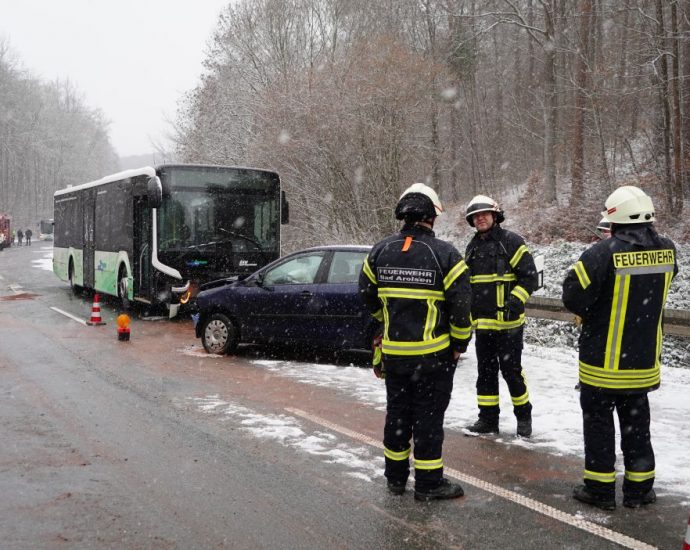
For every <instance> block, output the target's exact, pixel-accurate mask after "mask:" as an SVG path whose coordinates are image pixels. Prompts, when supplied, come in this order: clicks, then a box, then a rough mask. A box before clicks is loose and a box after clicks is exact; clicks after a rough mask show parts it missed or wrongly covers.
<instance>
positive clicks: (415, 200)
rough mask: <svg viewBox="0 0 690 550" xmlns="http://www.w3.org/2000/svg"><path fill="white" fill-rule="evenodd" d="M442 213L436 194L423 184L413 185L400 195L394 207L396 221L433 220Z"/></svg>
mask: <svg viewBox="0 0 690 550" xmlns="http://www.w3.org/2000/svg"><path fill="white" fill-rule="evenodd" d="M442 211H443V207H442V206H441V201H440V200H439V199H438V195H436V192H435V191H434V190H433V189H431V187H429V186H427V185H424V184H423V183H415V184H413V185H411V186H410V187H408V188H407V189H406V190H405V192H404V193H403V194H402V195H400V199H399V200H398V204H397V205H396V207H395V217H396V219H398V220H405V219H414V220H426V219H428V218H435V217H436V216H438V214H439V213H440V212H442Z"/></svg>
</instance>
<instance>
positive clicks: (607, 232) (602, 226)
mask: <svg viewBox="0 0 690 550" xmlns="http://www.w3.org/2000/svg"><path fill="white" fill-rule="evenodd" d="M597 233H599V237H600V238H601V239H608V238H609V237H610V236H611V222H610V221H608V220H607V219H606V218H601V219H600V220H599V223H598V224H597Z"/></svg>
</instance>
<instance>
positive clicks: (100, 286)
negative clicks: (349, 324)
mask: <svg viewBox="0 0 690 550" xmlns="http://www.w3.org/2000/svg"><path fill="white" fill-rule="evenodd" d="M54 206H55V208H54V214H53V215H54V224H55V225H54V244H53V246H54V249H53V271H54V272H55V274H56V275H57V276H58V277H59V278H60V279H62V280H63V281H66V282H69V283H70V286H71V287H72V288H73V290H75V291H78V290H80V289H82V288H86V289H91V290H94V291H97V292H100V293H103V294H109V295H112V296H116V297H118V298H119V299H120V301H121V302H122V306H123V307H125V308H126V307H128V305H129V303H130V302H131V301H136V302H141V303H144V304H150V305H165V306H166V307H167V308H168V311H169V315H170V317H174V316H175V315H177V313H178V310H179V308H180V306H181V305H184V304H187V303H188V302H189V300H190V299H192V298H193V296H194V295H195V294H196V291H197V290H198V287H199V286H200V285H201V284H204V283H207V282H210V281H215V280H219V279H224V280H233V279H241V278H244V277H246V276H247V275H249V274H250V273H252V272H254V271H255V270H257V269H258V268H260V267H262V266H264V265H266V264H267V263H269V262H271V261H273V260H275V259H276V258H278V256H279V255H280V225H281V223H287V221H288V205H287V202H286V200H285V194H284V193H283V192H282V191H281V188H280V178H279V177H278V174H276V173H275V172H271V171H267V170H260V169H254V168H242V167H226V166H205V165H186V164H168V165H161V166H157V167H155V168H153V167H149V166H147V167H144V168H140V169H136V170H127V171H125V172H120V173H118V174H113V175H111V176H107V177H105V178H102V179H100V180H97V181H93V182H90V183H85V184H82V185H77V186H74V187H67V188H66V189H61V190H59V191H57V192H56V193H55V195H54Z"/></svg>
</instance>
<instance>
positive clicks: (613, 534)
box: [285, 407, 656, 550]
mask: <svg viewBox="0 0 690 550" xmlns="http://www.w3.org/2000/svg"><path fill="white" fill-rule="evenodd" d="M285 410H286V411H288V412H289V413H291V414H294V415H297V416H300V417H302V418H304V419H306V420H309V421H311V422H314V423H315V424H319V425H320V426H324V427H325V428H328V429H330V430H333V431H336V432H339V433H341V434H343V435H346V436H348V437H351V438H352V439H356V440H357V441H361V442H362V443H366V444H367V445H371V446H372V447H377V448H379V449H381V450H383V443H381V442H379V441H376V440H375V439H371V438H370V437H368V436H366V435H364V434H360V433H358V432H354V431H352V430H349V429H347V428H345V427H343V426H339V425H338V424H334V423H332V422H329V421H328V420H325V419H323V418H321V417H318V416H314V415H312V414H309V413H307V412H304V411H302V410H300V409H293V408H292V407H286V409H285ZM443 472H444V473H445V474H448V475H449V476H450V477H453V478H455V479H458V480H460V481H462V482H464V483H467V484H468V485H472V486H474V487H477V488H478V489H482V490H483V491H486V492H488V493H491V494H493V495H496V496H498V497H501V498H504V499H506V500H509V501H511V502H514V503H516V504H519V505H520V506H524V507H525V508H529V509H530V510H533V511H534V512H537V513H539V514H543V515H545V516H547V517H550V518H552V519H555V520H557V521H560V522H562V523H565V524H566V525H570V526H571V527H576V528H577V529H580V530H582V531H586V532H587V533H591V534H592V535H596V536H598V537H601V538H603V539H606V540H609V541H611V542H615V543H616V544H620V545H621V546H623V547H625V548H632V549H634V550H654V549H655V548H656V546H652V545H650V544H647V543H646V542H642V541H639V540H637V539H634V538H632V537H629V536H627V535H624V534H622V533H618V532H617V531H613V530H612V529H608V528H606V527H602V526H601V525H597V524H596V523H592V522H591V521H587V520H585V519H582V518H578V517H577V516H574V515H572V514H568V513H567V512H563V511H561V510H559V509H558V508H554V507H553V506H549V505H548V504H544V503H543V502H539V501H538V500H535V499H533V498H529V497H526V496H524V495H521V494H520V493H516V492H514V491H510V490H508V489H504V488H503V487H500V486H498V485H494V484H493V483H489V482H487V481H483V480H481V479H479V478H477V477H474V476H470V475H467V474H463V473H462V472H460V471H458V470H455V469H453V468H446V467H445V466H444V467H443Z"/></svg>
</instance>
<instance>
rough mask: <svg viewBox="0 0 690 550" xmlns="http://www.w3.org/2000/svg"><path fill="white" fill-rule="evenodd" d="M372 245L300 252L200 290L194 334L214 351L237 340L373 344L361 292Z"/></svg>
mask: <svg viewBox="0 0 690 550" xmlns="http://www.w3.org/2000/svg"><path fill="white" fill-rule="evenodd" d="M369 250H370V247H368V246H322V247H316V248H309V249H307V250H302V251H300V252H295V253H294V254H290V255H288V256H285V257H283V258H280V259H278V260H276V261H274V262H273V263H270V264H269V265H267V266H265V267H263V268H262V269H260V270H259V271H257V272H255V273H253V274H252V275H250V276H249V277H247V278H246V279H244V280H242V281H237V282H234V283H231V284H228V285H225V286H221V287H217V288H210V289H208V290H203V291H201V292H200V293H199V294H198V295H197V298H196V304H197V307H198V311H199V313H198V318H196V319H195V320H196V335H197V337H199V338H201V341H202V343H203V345H204V348H205V349H206V351H207V352H209V353H218V354H225V353H231V352H232V351H233V350H234V349H235V348H236V347H237V344H239V343H240V342H253V343H260V344H289V345H295V346H299V347H319V348H329V349H360V350H370V349H371V341H372V338H373V336H374V334H375V331H376V330H377V329H378V325H379V324H378V323H377V322H376V321H375V320H374V319H373V318H372V317H371V315H369V313H368V312H367V311H366V309H365V308H364V305H363V304H362V301H361V299H360V297H359V292H358V287H357V281H358V278H359V272H360V271H361V269H362V263H363V262H364V258H365V257H366V255H367V254H368V253H369Z"/></svg>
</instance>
